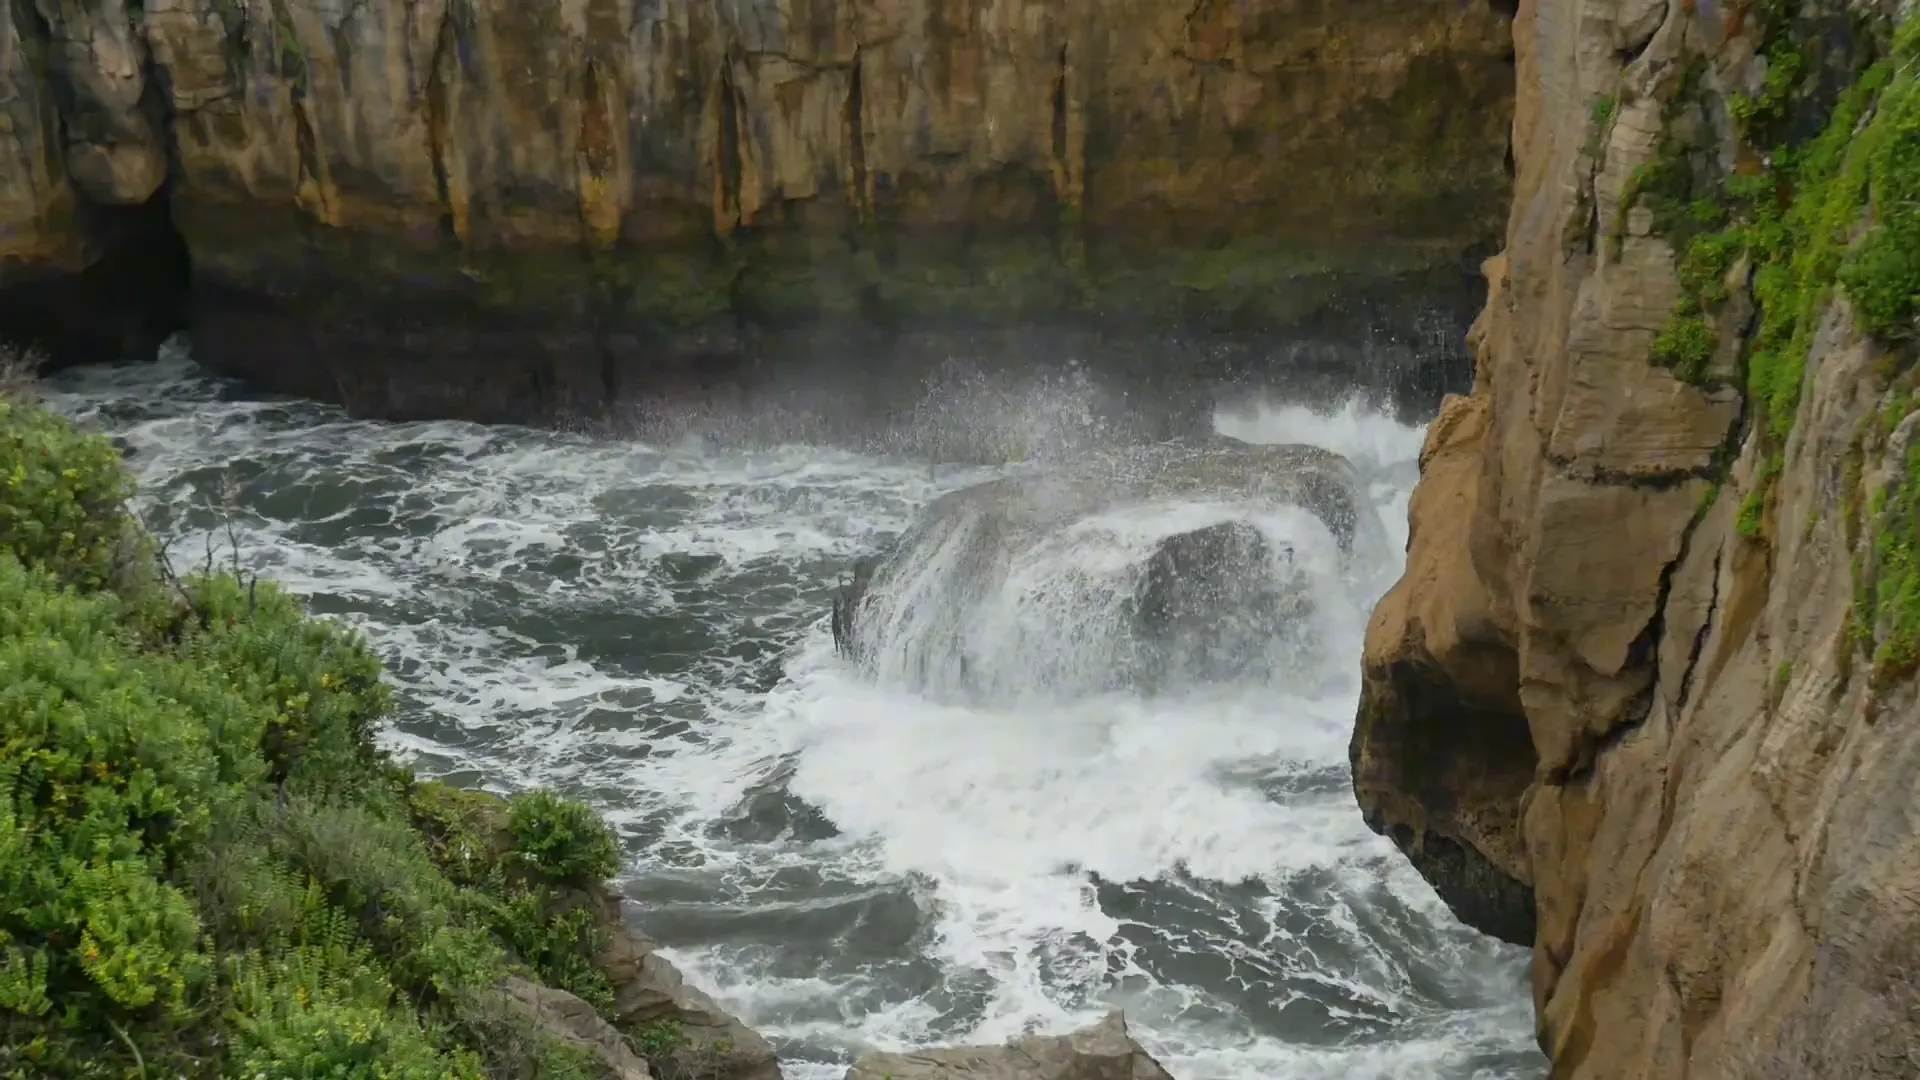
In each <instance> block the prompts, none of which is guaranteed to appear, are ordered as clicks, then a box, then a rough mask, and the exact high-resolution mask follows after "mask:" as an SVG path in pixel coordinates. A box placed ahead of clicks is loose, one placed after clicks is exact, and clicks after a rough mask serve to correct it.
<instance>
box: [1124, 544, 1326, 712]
mask: <svg viewBox="0 0 1920 1080" xmlns="http://www.w3.org/2000/svg"><path fill="white" fill-rule="evenodd" d="M1292 563H1293V552H1292V549H1290V548H1282V549H1280V550H1279V551H1275V550H1274V549H1273V546H1272V545H1270V544H1269V543H1268V542H1267V538H1266V536H1265V534H1263V533H1262V532H1261V531H1260V530H1259V529H1258V528H1256V527H1255V526H1253V525H1251V524H1249V523H1248V522H1245V521H1225V522H1221V523H1219V524H1217V525H1208V526H1206V527H1204V528H1200V529H1195V530H1193V531H1192V532H1185V533H1178V534H1175V535H1173V536H1169V537H1167V538H1166V539H1165V540H1162V541H1160V543H1159V544H1158V545H1157V546H1156V547H1155V548H1154V552H1153V555H1152V557H1151V558H1149V559H1148V560H1147V564H1146V573H1145V575H1144V577H1143V578H1142V580H1141V582H1140V587H1139V592H1138V594H1137V596H1136V599H1135V601H1134V609H1133V628H1134V633H1135V638H1136V641H1137V644H1138V650H1139V653H1138V655H1139V661H1140V671H1139V672H1138V675H1137V677H1138V679H1139V680H1140V682H1141V685H1142V687H1143V688H1144V689H1147V690H1154V689H1158V688H1160V687H1162V686H1165V685H1167V684H1169V683H1172V682H1177V681H1185V682H1225V681H1230V680H1232V679H1235V678H1238V677H1242V676H1246V675H1251V674H1255V673H1256V671H1255V669H1256V668H1257V667H1258V665H1259V664H1260V662H1261V661H1262V660H1263V659H1264V652H1263V651H1262V650H1256V649H1249V648H1248V647H1247V646H1248V643H1249V642H1254V641H1259V640H1261V639H1263V638H1265V639H1278V638H1281V637H1283V636H1284V635H1285V634H1286V633H1287V631H1288V629H1289V628H1290V627H1293V626H1296V625H1298V624H1299V622H1300V621H1301V620H1302V619H1304V618H1306V617H1307V616H1308V615H1309V614H1311V613H1312V611H1313V598H1312V595H1311V593H1310V592H1309V590H1308V583H1307V582H1306V581H1305V580H1303V577H1302V575H1301V574H1300V572H1299V571H1298V570H1297V569H1294V568H1293V565H1292Z"/></svg>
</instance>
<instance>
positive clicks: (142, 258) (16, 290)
mask: <svg viewBox="0 0 1920 1080" xmlns="http://www.w3.org/2000/svg"><path fill="white" fill-rule="evenodd" d="M170 187H171V184H170V183H168V184H162V185H161V186H160V189H159V190H158V191H156V192H154V193H153V195H152V196H150V197H149V198H148V199H147V200H146V201H145V202H141V203H138V204H134V205H129V206H104V205H99V204H95V203H90V202H85V201H83V202H82V204H81V206H80V208H79V213H78V217H79V224H80V232H81V235H82V236H83V237H84V243H85V249H86V253H87V256H88V260H89V261H88V263H87V266H86V268H85V269H83V270H81V271H80V272H79V273H78V274H71V273H68V274H58V273H45V274H38V275H33V276H29V277H26V278H24V279H22V280H19V281H15V282H10V283H8V284H6V285H5V286H0V343H4V344H7V345H11V346H13V347H15V348H18V349H23V350H25V351H27V352H29V353H31V354H33V355H35V356H36V357H37V358H38V360H39V364H40V369H41V370H42V371H57V370H59V369H61V368H68V367H73V366H76V365H79V364H92V363H111V362H116V361H125V360H151V359H153V358H154V356H155V355H156V354H157V352H158V350H159V348H160V345H161V343H162V342H164V341H166V339H167V338H168V337H169V336H171V335H172V334H174V333H175V332H177V331H179V330H182V329H184V328H185V327H186V325H187V315H188V308H189V304H190V301H191V297H192V292H193V264H192V258H191V256H190V255H189V254H188V251H187V245H186V241H185V240H184V239H183V238H182V237H181V236H180V232H179V230H178V229H176V228H175V227H174V223H173V216H172V213H171V210H170V206H171V203H170V196H171V192H170Z"/></svg>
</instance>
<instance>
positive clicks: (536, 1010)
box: [494, 976, 653, 1080]
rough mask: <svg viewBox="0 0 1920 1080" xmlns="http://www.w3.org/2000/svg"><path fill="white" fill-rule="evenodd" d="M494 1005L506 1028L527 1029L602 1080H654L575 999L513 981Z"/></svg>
mask: <svg viewBox="0 0 1920 1080" xmlns="http://www.w3.org/2000/svg"><path fill="white" fill-rule="evenodd" d="M494 1004H495V1006H496V1007H497V1008H498V1010H499V1011H500V1013H501V1015H502V1016H503V1017H505V1018H506V1019H508V1020H509V1022H512V1023H515V1024H517V1025H519V1026H524V1027H530V1028H532V1029H534V1030H536V1031H538V1032H540V1033H541V1034H543V1035H545V1036H547V1037H548V1038H550V1039H554V1040H556V1041H558V1042H559V1043H561V1044H562V1045H564V1046H566V1047H568V1048H569V1049H572V1050H574V1051H575V1052H576V1053H578V1054H579V1055H580V1056H581V1057H583V1058H584V1059H586V1060H587V1061H590V1062H592V1063H593V1064H594V1066H596V1067H597V1069H598V1072H599V1075H600V1076H601V1077H602V1078H604V1080H653V1073H652V1072H651V1071H650V1070H649V1069H648V1068H647V1063H646V1061H644V1060H643V1059H642V1058H641V1057H640V1055H638V1054H636V1053H634V1051H633V1046H632V1045H631V1043H630V1042H629V1041H628V1039H627V1037H626V1035H624V1034H622V1033H621V1031H620V1029H619V1028H616V1027H614V1026H613V1025H612V1024H610V1023H608V1022H607V1019H606V1018H605V1017H603V1016H601V1015H600V1013H599V1011H598V1010H596V1009H595V1008H594V1007H593V1006H592V1005H591V1004H589V1003H587V1002H586V1001H583V1000H581V999H580V998H579V997H578V996H576V995H574V994H570V993H568V992H567V991H565V990H558V989H555V988H554V987H551V986H542V985H541V984H539V983H536V982H529V981H527V980H526V979H522V978H519V977H518V976H515V977H512V978H509V979H508V980H507V981H506V984H505V985H503V986H502V987H501V988H500V994H499V999H498V1001H496V1002H495V1003H494Z"/></svg>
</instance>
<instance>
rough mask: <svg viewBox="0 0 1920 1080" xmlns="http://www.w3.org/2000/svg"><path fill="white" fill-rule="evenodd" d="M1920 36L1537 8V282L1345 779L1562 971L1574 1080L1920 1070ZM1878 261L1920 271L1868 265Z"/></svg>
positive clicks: (1430, 542) (1448, 876) (1873, 13)
mask: <svg viewBox="0 0 1920 1080" xmlns="http://www.w3.org/2000/svg"><path fill="white" fill-rule="evenodd" d="M1893 18H1894V6H1893V5H1878V4H1872V3H1853V4H1847V3H1838V2H1836V3H1819V2H1814V0H1807V2H1801V3H1786V4H1773V5H1753V6H1751V7H1748V6H1746V5H1722V4H1708V3H1705V2H1701V3H1697V4H1693V3H1689V4H1668V3H1665V2H1663V0H1625V2H1621V0H1581V2H1575V3H1564V4H1562V3H1549V2H1545V0H1523V3H1522V4H1521V5H1520V10H1519V13H1518V16H1517V19H1516V22H1515V39H1516V42H1517V43H1518V46H1519V55H1518V70H1519V94H1518V100H1517V105H1516V118H1515V122H1514V149H1515V160H1516V165H1517V177H1516V190H1515V193H1514V206H1513V211H1512V214H1511V217H1510V219H1509V224H1508V230H1507V244H1506V250H1505V251H1504V252H1503V253H1502V254H1501V255H1499V256H1498V257H1496V258H1494V259H1492V260H1490V261H1489V263H1488V264H1487V270H1488V279H1489V298H1488V301H1487V304H1486V307H1485V309H1484V311H1483V312H1482V314H1481V316H1480V318H1479V321H1478V322H1477V324H1476V326H1475V329H1474V332H1473V335H1472V344H1473V346H1474V348H1475V351H1476V354H1477V377H1476V382H1475V386H1474V390H1473V393H1472V394H1471V395H1470V396H1466V397H1459V398H1454V399H1451V400H1449V401H1448V402H1447V404H1446V406H1445V408H1444V409H1443V411H1442V413H1441V416H1440V419H1439V420H1438V421H1436V423H1435V424H1434V425H1433V427H1432V428H1431V429H1430V431H1429V435H1428V440H1427V444H1426V447H1425V450H1424V453H1423V455H1422V479H1421V481H1420V485H1419V487H1418V489H1417V491H1416V492H1415V495H1414V497H1413V502H1412V507H1411V511H1410V524H1411V526H1412V540H1411V544H1410V550H1409V552H1408V565H1407V572H1406V575H1405V577H1404V578H1403V579H1402V580H1401V581H1400V583H1399V584H1398V585H1397V586H1396V587H1395V588H1394V589H1393V591H1392V592H1391V593H1390V594H1389V595H1388V596H1387V597H1386V599H1385V600H1383V601H1382V602H1381V604H1380V605H1379V607H1378V609H1377V610H1376V612H1375V614H1374V617H1373V622H1372V624H1371V626H1370V628H1369V634H1368V643H1367V651H1366V657H1365V661H1364V665H1365V677H1366V682H1365V690H1364V693H1363V698H1362V702H1361V706H1360V711H1359V717H1358V721H1357V724H1356V728H1355V732H1354V738H1353V744H1352V758H1353V768H1354V782H1355V788H1356V793H1357V795H1358V797H1359V800H1360V802H1361V805H1362V807H1363V808H1364V810H1365V811H1366V813H1367V815H1368V820H1369V822H1370V823H1371V824H1372V825H1373V826H1374V827H1375V828H1376V829H1377V830H1379V831H1381V832H1383V833H1385V834H1387V835H1389V836H1391V837H1392V838H1393V839H1394V840H1395V842H1396V843H1397V844H1398V845H1399V846H1400V848H1401V849H1402V850H1403V851H1405V852H1406V853H1407V855H1408V857H1409V858H1410V859H1411V860H1412V862H1413V863H1414V865H1415V866H1416V867H1417V868H1418V869H1419V870H1420V871H1421V872H1422V873H1423V874H1424V875H1425V876H1426V877H1427V878H1428V879H1429V880H1430V881H1432V882H1433V884H1434V885H1435V886H1436V888H1437V889H1438V890H1439V892H1440V894H1441V895H1442V897H1443V898H1445V899H1446V900H1447V901H1448V903H1449V904H1450V905H1451V906H1452V907H1453V909H1454V910H1455V911H1456V912H1457V913H1458V914H1459V915H1460V916H1461V917H1462V918H1464V919H1465V920H1467V921H1468V922H1470V923H1472V924H1474V925H1476V926H1478V927H1480V928H1481V929H1483V930H1485V931H1487V932H1489V933H1492V934H1495V935H1498V936H1500V937H1503V938H1506V939H1507V940H1510V941H1514V942H1517V943H1522V944H1526V945H1530V946H1532V948H1533V973H1534V993H1535V1000H1536V1004H1537V1006H1538V1022H1539V1034H1540V1041H1541V1045H1542V1047H1543V1048H1544V1049H1545V1050H1546V1051H1547V1053H1548V1054H1549V1055H1550V1056H1551V1057H1552V1058H1553V1061H1554V1073H1553V1074H1554V1076H1555V1077H1557V1078H1567V1080H1576V1078H1594V1080H1601V1078H1606V1080H1612V1078H1616V1077H1628V1076H1631V1077H1645V1078H1650V1080H1667V1078H1683V1077H1684V1078H1709V1077H1711V1078H1721V1077H1728V1078H1731V1077H1740V1078H1742V1080H1750V1078H1780V1080H1786V1078H1789V1077H1810V1076H1836V1077H1837V1076H1848V1077H1895V1076H1913V1075H1920V1041H1917V1040H1916V1039H1915V1037H1914V1034H1913V1033H1914V1032H1915V1031H1916V1030H1920V1028H1917V1027H1916V1023H1915V1021H1916V1018H1920V985H1917V984H1916V983H1915V981H1914V978H1913V975H1912V971H1913V959H1914V957H1915V956H1916V955H1920V951H1916V950H1917V947H1920V929H1917V928H1920V914H1917V909H1916V904H1915V899H1914V898H1915V897H1916V896H1920V882H1917V881H1916V873H1920V870H1917V868H1920V861H1916V859H1915V853H1916V851H1917V850H1920V825H1917V823H1916V819H1915V815H1914V813H1913V810H1912V807H1913V805H1914V803H1913V797H1912V791H1913V786H1914V783H1915V780H1916V777H1920V756H1917V755H1916V752H1915V747H1917V746H1920V740H1916V738H1915V732H1914V729H1913V725H1914V723H1915V721H1916V719H1917V718H1920V706H1916V701H1915V695H1914V687H1913V683H1912V677H1911V670H1912V666H1913V665H1912V662H1911V661H1912V659H1913V656H1914V644H1913V641H1914V634H1915V631H1916V628H1920V616H1916V615H1915V611H1916V608H1915V607H1914V606H1913V605H1912V604H1911V603H1910V602H1909V600H1910V598H1911V597H1912V596H1914V595H1916V594H1915V592H1914V587H1913V581H1914V577H1913V573H1914V572H1913V571H1912V570H1911V569H1910V568H1911V567H1913V566H1915V565H1920V563H1916V562H1915V561H1914V556H1913V549H1914V546H1915V543H1916V537H1917V536H1920V532H1916V528H1917V527H1920V526H1917V525H1916V522H1920V518H1916V517H1915V516H1914V511H1913V507H1914V505H1915V498H1916V496H1915V495H1914V493H1913V492H1914V488H1913V485H1914V484H1915V483H1917V482H1920V476H1917V475H1916V473H1920V454H1914V453H1912V452H1911V451H1910V450H1909V449H1908V446H1909V440H1910V439H1911V438H1912V433H1913V431H1914V430H1915V428H1916V426H1917V425H1916V422H1915V420H1914V418H1913V416H1912V415H1910V414H1911V413H1912V411H1913V404H1912V403H1913V397H1912V394H1913V389H1912V385H1913V382H1914V375H1913V372H1914V363H1913V361H1914V355H1913V351H1912V347H1911V345H1910V344H1909V343H1902V342H1901V341H1900V340H1898V339H1899V338H1901V336H1902V335H1903V334H1904V333H1905V331H1904V329H1903V325H1904V324H1906V323H1910V322H1911V312H1910V310H1909V308H1910V306H1911V304H1912V302H1913V301H1912V298H1913V295H1914V289H1913V286H1912V281H1913V278H1912V277H1911V275H1907V276H1904V277H1903V276H1900V275H1901V274H1903V273H1905V271H1903V270H1901V269H1900V268H1901V267H1902V266H1904V265H1905V264H1903V263H1899V262H1898V261H1897V260H1898V258H1910V257H1911V256H1910V254H1906V255H1901V256H1893V255H1888V254H1885V252H1889V251H1905V252H1909V253H1910V251H1911V246H1910V245H1911V236H1912V235H1913V231H1914V230H1920V216H1916V215H1920V209H1917V208H1916V207H1915V205H1914V204H1913V203H1912V202H1911V201H1904V202H1903V201H1900V200H1903V199H1905V198H1906V196H1904V195H1897V194H1896V193H1899V192H1902V191H1905V190H1910V188H1907V187H1903V186H1901V185H1914V184H1920V167H1916V166H1920V154H1917V153H1915V152H1914V151H1913V149H1912V146H1911V144H1910V140H1911V135H1910V132H1911V131H1912V130H1915V128H1914V127H1913V126H1911V125H1913V124H1914V123H1915V122H1916V121H1915V119H1914V118H1915V117H1920V93H1917V92H1916V91H1915V90H1914V88H1912V87H1911V86H1910V85H1909V84H1910V83H1911V79H1912V75H1911V66H1912V63H1913V61H1914V57H1915V56H1916V55H1920V53H1916V52H1915V51H1914V50H1915V46H1916V45H1917V44H1920V39H1917V38H1915V36H1914V31H1913V30H1910V29H1902V30H1901V31H1900V34H1901V35H1902V37H1903V38H1904V39H1906V44H1905V45H1903V46H1901V47H1902V48H1903V49H1905V50H1906V51H1904V52H1902V53H1901V54H1900V55H1899V57H1897V58H1896V61H1895V62H1889V63H1887V64H1885V65H1883V66H1882V67H1881V68H1879V69H1876V70H1877V72H1878V74H1874V75H1863V74H1862V73H1861V72H1862V69H1863V68H1864V67H1865V66H1866V63H1867V62H1868V61H1870V60H1872V59H1874V57H1875V56H1876V55H1878V54H1880V53H1882V52H1884V50H1885V49H1886V48H1887V47H1888V44H1887V43H1888V40H1889V37H1890V27H1891V25H1892V20H1893ZM1895 72H1898V74H1893V73H1895ZM1870 79H1878V80H1879V81H1878V82H1873V83H1871V85H1869V80H1870ZM1889 79H1891V80H1893V81H1894V82H1893V85H1894V88H1893V89H1890V90H1887V91H1886V92H1885V93H1884V94H1882V95H1881V96H1880V97H1879V98H1878V104H1875V98H1874V97H1873V96H1872V94H1871V93H1863V91H1870V90H1871V88H1872V86H1886V85H1888V80H1889ZM1849 84H1857V89H1855V90H1847V91H1845V92H1844V93H1843V92H1842V91H1843V90H1844V89H1845V88H1846V87H1848V86H1849ZM1846 102H1851V103H1852V104H1851V105H1848V104H1845V103H1846ZM1836 106H1838V107H1836ZM1849 109H1851V110H1852V111H1850V112H1849V111H1848V110H1849ZM1829 113H1833V114H1835V115H1836V116H1838V117H1839V118H1838V119H1836V120H1834V121H1832V125H1833V126H1831V127H1829V131H1828V134H1827V135H1826V136H1824V137H1823V138H1822V139H1821V141H1820V142H1819V143H1818V144H1813V143H1810V142H1809V139H1810V137H1811V136H1813V135H1814V134H1816V133H1818V132H1820V130H1821V128H1822V126H1823V125H1827V124H1828V123H1829V122H1828V120H1827V119H1826V117H1827V115H1828V114H1829ZM1781 140H1784V141H1785V142H1787V143H1790V144H1793V145H1796V146H1798V147H1800V148H1801V152H1800V153H1798V154H1797V155H1788V154H1775V155H1773V156H1772V157H1770V158H1767V157H1762V155H1761V154H1760V153H1759V152H1757V151H1755V150H1754V149H1752V145H1753V144H1758V145H1760V146H1763V147H1770V146H1777V145H1780V141H1781ZM1903 140H1906V141H1903ZM1789 169H1791V170H1794V171H1792V172H1787V171H1786V170H1789ZM1789 177H1790V178H1791V181H1792V182H1788V181H1787V179H1786V178H1789ZM1743 184H1745V185H1747V186H1746V188H1745V189H1744V190H1750V191H1757V192H1758V194H1755V195H1745V196H1743V195H1741V194H1740V192H1741V191H1742V190H1743V188H1742V185H1743ZM1776 184H1777V186H1776ZM1829 184H1831V185H1832V186H1827V185H1829ZM1755 185H1764V186H1758V187H1756V186H1755ZM1783 211H1784V213H1783ZM1879 230H1908V231H1906V232H1897V233H1892V234H1889V235H1894V236H1906V237H1908V240H1907V241H1906V242H1905V243H1904V244H1903V243H1902V242H1901V241H1898V240H1895V241H1891V242H1886V241H1882V242H1881V246H1880V247H1878V248H1876V249H1873V250H1876V251H1878V252H1881V253H1882V254H1879V255H1876V256H1874V257H1873V258H1872V259H1871V260H1870V259H1868V258H1867V256H1866V255H1864V254H1863V253H1864V252H1867V251H1868V250H1869V248H1870V247H1871V245H1872V244H1873V243H1874V242H1875V234H1876V231H1879ZM1683 256H1684V257H1683ZM1756 264H1760V265H1761V268H1760V270H1759V271H1758V272H1757V274H1756V272H1755V266H1756ZM1862 296H1864V297H1865V298H1866V301H1867V302H1868V303H1869V304H1870V305H1871V308H1872V311H1882V312H1884V311H1888V310H1889V309H1890V308H1891V309H1892V310H1893V311H1894V314H1893V315H1880V316H1877V318H1878V319H1879V329H1880V330H1881V331H1887V330H1891V331H1892V341H1893V343H1892V344H1888V343H1886V342H1887V341H1888V340H1889V339H1888V337H1887V336H1886V334H1885V333H1881V334H1879V335H1876V334H1874V333H1869V330H1870V329H1873V327H1872V326H1871V325H1869V324H1868V323H1866V322H1865V321H1863V319H1864V316H1863V315H1862V314H1861V309H1857V308H1856V307H1855V302H1856V301H1858V300H1859V298H1860V297H1862ZM1756 302H1757V303H1758V305H1759V307H1760V310H1759V311H1756ZM1901 305H1906V307H1902V306H1901ZM1869 314H1871V312H1869ZM1743 391H1744V392H1743Z"/></svg>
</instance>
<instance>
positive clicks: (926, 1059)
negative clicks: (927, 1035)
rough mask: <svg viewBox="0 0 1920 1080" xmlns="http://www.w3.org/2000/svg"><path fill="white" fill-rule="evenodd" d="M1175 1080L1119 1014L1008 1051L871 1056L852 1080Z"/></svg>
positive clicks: (1014, 1045)
mask: <svg viewBox="0 0 1920 1080" xmlns="http://www.w3.org/2000/svg"><path fill="white" fill-rule="evenodd" d="M963 1078H974V1080H1173V1077H1172V1076H1170V1075H1169V1074H1168V1073H1167V1070H1166V1069H1164V1068H1162V1067H1161V1065H1160V1063H1159V1062H1157V1061H1155V1060H1153V1055H1151V1054H1149V1053H1147V1051H1146V1048H1145V1047H1143V1046H1141V1045H1140V1044H1139V1043H1137V1042H1135V1041H1134V1039H1133V1036H1132V1035H1131V1034H1129V1033H1128V1032H1127V1021H1126V1017H1124V1016H1123V1015H1121V1014H1120V1013H1118V1012H1114V1013H1110V1014H1108V1016H1107V1018H1106V1019H1105V1020H1102V1021H1101V1022H1100V1023H1098V1024H1095V1025H1094V1026H1092V1027H1090V1028H1086V1029H1084V1030H1082V1031H1076V1032H1074V1033H1072V1034H1070V1035H1029V1036H1027V1037H1025V1038H1021V1039H1015V1040H1013V1041H1012V1042H1010V1043H1008V1044H1006V1045H1005V1046H955V1047H940V1048H937V1049H932V1050H918V1051H914V1052H913V1053H907V1054H869V1055H867V1056H866V1057H863V1058H861V1059H860V1060H859V1061H857V1062H855V1063H854V1066H853V1068H852V1069H850V1070H848V1072H847V1080H963Z"/></svg>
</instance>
